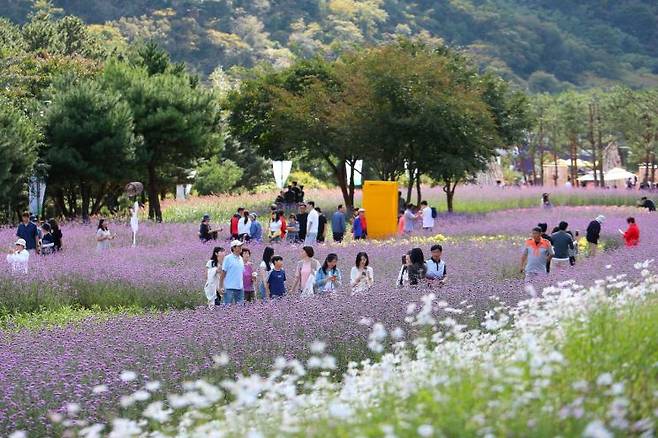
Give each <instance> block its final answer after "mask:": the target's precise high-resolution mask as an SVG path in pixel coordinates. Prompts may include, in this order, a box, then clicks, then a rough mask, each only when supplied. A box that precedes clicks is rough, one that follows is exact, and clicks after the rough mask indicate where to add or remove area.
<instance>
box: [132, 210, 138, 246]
mask: <svg viewBox="0 0 658 438" xmlns="http://www.w3.org/2000/svg"><path fill="white" fill-rule="evenodd" d="M130 229H131V230H132V231H133V246H137V231H139V202H137V201H135V203H134V204H133V206H132V208H131V209H130Z"/></svg>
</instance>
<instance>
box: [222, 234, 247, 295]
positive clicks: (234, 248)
mask: <svg viewBox="0 0 658 438" xmlns="http://www.w3.org/2000/svg"><path fill="white" fill-rule="evenodd" d="M243 274H244V260H243V259H242V242H241V241H239V240H234V241H232V242H231V254H229V255H227V256H226V257H224V261H223V263H222V272H221V274H220V278H219V284H220V288H219V289H220V291H222V292H223V300H222V301H223V304H224V305H229V304H232V303H236V304H242V303H243V302H244V282H243Z"/></svg>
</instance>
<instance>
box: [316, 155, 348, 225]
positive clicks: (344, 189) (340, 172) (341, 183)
mask: <svg viewBox="0 0 658 438" xmlns="http://www.w3.org/2000/svg"><path fill="white" fill-rule="evenodd" d="M323 158H324V161H325V162H326V163H327V164H328V165H329V167H330V168H331V171H332V172H333V174H334V177H335V178H336V182H337V183H338V187H340V191H341V194H342V195H343V202H344V203H345V209H346V210H347V213H348V215H351V214H352V211H354V192H352V193H351V196H350V190H349V188H348V186H347V172H346V171H345V160H338V163H334V162H333V161H332V160H331V157H330V156H328V155H323Z"/></svg>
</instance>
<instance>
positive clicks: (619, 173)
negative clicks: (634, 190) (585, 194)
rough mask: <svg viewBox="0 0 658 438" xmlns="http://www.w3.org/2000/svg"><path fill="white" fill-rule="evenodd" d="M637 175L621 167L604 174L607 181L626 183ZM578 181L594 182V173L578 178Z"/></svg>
mask: <svg viewBox="0 0 658 438" xmlns="http://www.w3.org/2000/svg"><path fill="white" fill-rule="evenodd" d="M634 177H635V174H633V173H631V172H629V171H628V170H626V169H622V168H621V167H614V168H612V169H610V170H608V171H607V172H605V173H604V174H603V178H604V179H605V180H606V181H626V180H627V179H628V178H634ZM578 181H594V172H589V173H587V175H583V176H581V177H580V178H578Z"/></svg>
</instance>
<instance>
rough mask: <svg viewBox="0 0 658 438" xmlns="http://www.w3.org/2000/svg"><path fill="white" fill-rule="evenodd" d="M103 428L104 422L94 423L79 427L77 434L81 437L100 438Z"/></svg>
mask: <svg viewBox="0 0 658 438" xmlns="http://www.w3.org/2000/svg"><path fill="white" fill-rule="evenodd" d="M104 429H105V425H104V424H100V423H96V424H92V425H91V426H87V427H85V428H82V429H80V432H79V436H81V437H83V438H101V437H102V436H103V434H102V432H103V430H104Z"/></svg>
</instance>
